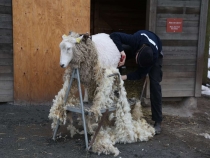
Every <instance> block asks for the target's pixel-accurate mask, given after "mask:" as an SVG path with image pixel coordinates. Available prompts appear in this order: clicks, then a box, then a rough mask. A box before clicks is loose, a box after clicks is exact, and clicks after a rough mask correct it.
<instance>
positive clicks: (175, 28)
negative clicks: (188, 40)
mask: <svg viewBox="0 0 210 158" xmlns="http://www.w3.org/2000/svg"><path fill="white" fill-rule="evenodd" d="M182 24H183V19H181V18H176V19H175V18H168V19H167V29H166V32H182Z"/></svg>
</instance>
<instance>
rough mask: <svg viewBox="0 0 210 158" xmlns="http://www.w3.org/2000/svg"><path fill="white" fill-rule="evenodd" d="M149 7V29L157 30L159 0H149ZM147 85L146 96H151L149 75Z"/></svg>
mask: <svg viewBox="0 0 210 158" xmlns="http://www.w3.org/2000/svg"><path fill="white" fill-rule="evenodd" d="M147 5H149V6H148V9H149V15H148V20H149V21H148V29H149V30H150V31H152V32H154V33H155V32H156V16H157V14H156V12H157V0H149V3H148V4H147ZM146 80H147V86H146V98H150V86H149V84H150V83H149V77H147V78H146Z"/></svg>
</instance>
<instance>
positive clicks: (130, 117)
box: [49, 33, 155, 156]
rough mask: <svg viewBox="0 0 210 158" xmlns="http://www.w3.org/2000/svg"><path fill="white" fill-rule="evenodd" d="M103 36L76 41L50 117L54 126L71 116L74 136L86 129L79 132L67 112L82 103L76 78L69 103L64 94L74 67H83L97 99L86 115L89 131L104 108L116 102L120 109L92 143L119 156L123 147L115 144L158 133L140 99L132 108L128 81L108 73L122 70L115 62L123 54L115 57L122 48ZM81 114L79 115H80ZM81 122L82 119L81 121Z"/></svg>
mask: <svg viewBox="0 0 210 158" xmlns="http://www.w3.org/2000/svg"><path fill="white" fill-rule="evenodd" d="M78 36H79V35H78V34H76V33H74V34H71V35H69V38H76V37H78ZM96 36H97V35H95V37H96ZM99 37H100V36H98V37H97V38H94V37H93V42H92V41H91V40H90V39H87V41H81V42H80V43H79V44H76V45H75V48H74V58H73V60H72V61H71V62H70V64H69V67H67V69H66V71H65V74H64V84H63V87H62V89H61V90H60V91H59V92H58V95H56V96H55V99H54V100H53V105H52V107H51V109H50V114H49V118H50V119H52V120H53V123H52V128H53V129H54V128H55V125H56V122H57V119H59V120H60V122H61V124H66V120H67V119H69V120H70V121H69V125H68V129H69V130H70V134H71V136H72V137H73V136H74V134H76V133H79V134H82V133H83V131H80V132H79V130H78V129H76V127H74V125H73V119H72V117H71V115H67V113H66V107H67V106H79V98H77V97H76V96H75V95H74V94H75V91H76V90H77V83H76V82H73V84H72V88H71V91H70V94H69V96H68V100H67V103H66V105H64V96H65V92H66V91H67V87H68V85H69V79H70V75H71V72H72V69H73V68H79V70H80V76H81V82H82V83H83V84H84V85H86V86H87V87H88V89H89V92H90V98H92V102H93V105H92V106H91V108H90V109H88V110H89V111H90V112H92V113H93V114H94V115H93V116H92V115H91V116H89V115H88V116H86V124H87V128H88V132H89V134H91V135H92V136H93V134H94V133H95V130H96V128H97V126H98V122H99V121H100V119H101V116H102V114H101V109H103V108H110V107H113V106H114V107H115V108H116V111H114V112H110V113H109V116H108V118H107V119H106V122H105V123H104V125H103V126H102V128H101V129H100V131H99V133H98V135H97V137H96V139H95V142H94V143H93V145H92V151H93V152H95V153H98V154H101V153H104V154H114V156H117V155H118V154H119V150H118V149H117V148H116V147H114V145H115V144H116V143H132V142H137V141H148V140H149V139H150V138H151V137H153V136H154V134H155V131H154V128H153V127H152V126H151V125H149V124H148V123H147V122H146V120H145V119H144V118H143V114H142V111H141V105H140V102H137V103H136V105H135V107H134V108H133V109H132V110H131V108H130V105H129V103H128V100H127V97H126V95H127V94H126V90H125V88H124V82H123V81H122V80H121V78H118V76H113V77H107V76H108V75H110V74H113V73H118V74H119V70H118V69H117V68H116V67H117V65H115V66H111V65H112V64H113V63H115V64H116V63H117V64H118V62H119V59H120V56H119V58H117V60H116V61H115V59H114V58H116V56H118V55H119V51H116V50H115V48H116V46H115V45H113V44H114V43H113V42H112V41H110V40H111V39H110V38H109V36H108V35H106V34H102V36H101V38H99ZM102 37H103V38H102ZM107 38H108V40H107ZM103 39H105V41H106V42H105V41H103ZM107 41H108V42H111V44H109V45H108V46H110V47H112V46H113V47H114V48H113V50H114V51H116V52H117V53H118V54H117V53H115V54H116V55H113V54H111V55H110V54H109V50H111V48H109V50H107V47H108V46H107ZM103 44H105V45H106V46H104V45H103ZM103 50H105V52H103V53H102V51H103ZM106 51H107V52H106ZM103 55H105V56H103ZM106 55H110V56H106ZM102 56H103V57H102ZM113 56H115V57H113ZM108 58H109V59H108ZM116 91H117V92H118V93H119V95H118V96H117V95H115V92H116ZM80 117H81V116H80V115H79V116H78V118H80ZM80 120H81V118H80ZM79 123H81V121H80V122H79Z"/></svg>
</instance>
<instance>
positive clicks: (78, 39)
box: [76, 35, 83, 43]
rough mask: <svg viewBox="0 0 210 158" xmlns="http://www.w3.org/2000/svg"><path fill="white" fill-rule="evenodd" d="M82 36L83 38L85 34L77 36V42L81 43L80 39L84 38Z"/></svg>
mask: <svg viewBox="0 0 210 158" xmlns="http://www.w3.org/2000/svg"><path fill="white" fill-rule="evenodd" d="M82 38H83V35H82V36H80V37H78V38H76V43H80V41H81V40H82Z"/></svg>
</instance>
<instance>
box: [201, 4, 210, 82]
mask: <svg viewBox="0 0 210 158" xmlns="http://www.w3.org/2000/svg"><path fill="white" fill-rule="evenodd" d="M209 41H210V3H209V6H208V18H207V28H206V42H205V49H204V62H203V79H202V84H207V78H208V77H207V76H208V58H209Z"/></svg>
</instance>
